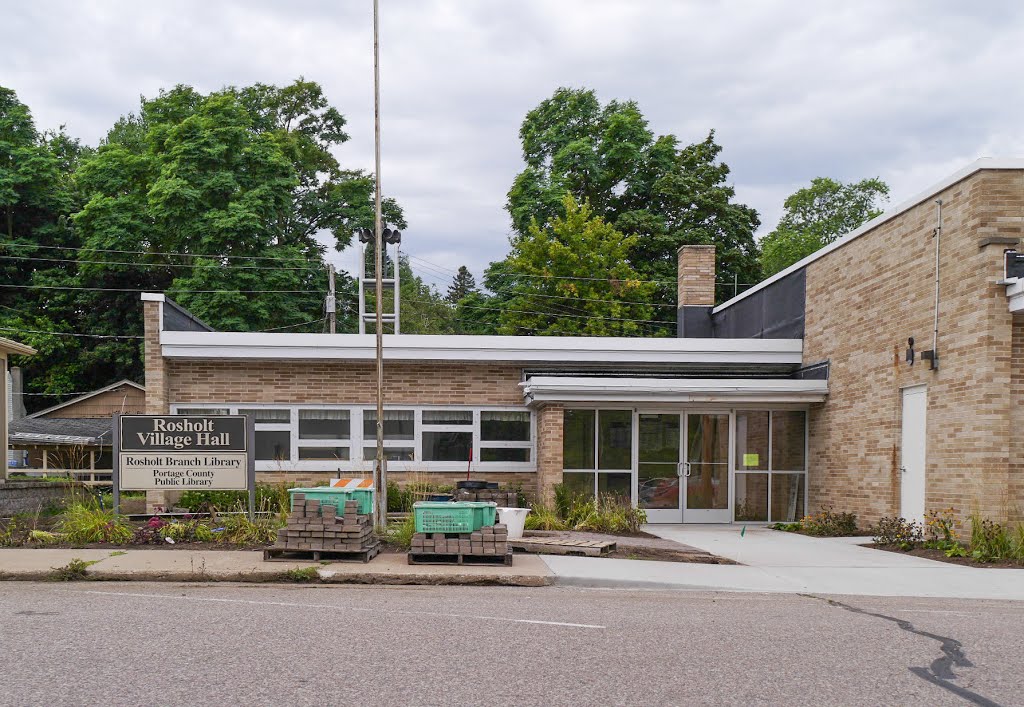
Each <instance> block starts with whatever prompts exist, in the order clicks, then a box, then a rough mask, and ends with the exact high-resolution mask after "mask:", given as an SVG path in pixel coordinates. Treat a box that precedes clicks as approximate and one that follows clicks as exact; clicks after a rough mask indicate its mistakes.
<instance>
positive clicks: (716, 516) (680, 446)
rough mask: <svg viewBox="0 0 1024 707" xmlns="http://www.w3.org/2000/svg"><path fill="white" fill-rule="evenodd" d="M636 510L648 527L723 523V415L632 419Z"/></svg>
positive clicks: (726, 486) (725, 520)
mask: <svg viewBox="0 0 1024 707" xmlns="http://www.w3.org/2000/svg"><path fill="white" fill-rule="evenodd" d="M638 417H639V420H638V425H637V430H638V439H637V442H638V448H637V455H636V460H637V469H636V480H637V482H636V483H637V496H636V497H637V504H638V505H639V507H640V508H643V509H644V510H645V511H647V521H648V522H649V523H682V522H685V523H728V522H729V521H730V513H729V415H728V413H685V412H683V413H663V412H650V413H644V412H641V413H638Z"/></svg>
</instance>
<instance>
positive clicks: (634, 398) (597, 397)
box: [520, 376, 828, 404]
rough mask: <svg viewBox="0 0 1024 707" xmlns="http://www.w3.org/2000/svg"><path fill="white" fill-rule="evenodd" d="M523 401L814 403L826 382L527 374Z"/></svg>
mask: <svg viewBox="0 0 1024 707" xmlns="http://www.w3.org/2000/svg"><path fill="white" fill-rule="evenodd" d="M520 386H522V388H523V395H524V397H525V398H526V399H527V401H528V402H544V401H551V402H629V403H693V402H706V403H715V402H722V403H730V404H733V403H819V402H823V401H824V400H825V396H826V395H828V381H826V380H799V379H791V378H636V377H630V378H598V377H585V376H577V377H560V376H531V377H530V379H529V380H527V381H525V382H523V383H520Z"/></svg>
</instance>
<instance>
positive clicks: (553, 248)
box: [498, 194, 654, 336]
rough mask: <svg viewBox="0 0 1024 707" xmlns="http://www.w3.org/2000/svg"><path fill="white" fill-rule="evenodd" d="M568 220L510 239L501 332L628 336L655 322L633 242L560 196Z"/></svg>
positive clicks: (535, 227)
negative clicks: (632, 254) (634, 264)
mask: <svg viewBox="0 0 1024 707" xmlns="http://www.w3.org/2000/svg"><path fill="white" fill-rule="evenodd" d="M562 210H563V211H564V213H565V216H564V217H563V216H555V217H554V218H553V219H552V221H551V223H550V225H548V226H546V227H543V228H542V227H541V226H540V224H539V223H536V222H535V223H533V224H532V225H531V226H530V228H529V230H528V232H527V233H526V234H525V235H522V236H518V237H516V238H514V239H513V241H512V253H511V254H510V255H509V257H508V259H507V260H506V262H505V266H506V280H507V281H508V282H509V283H510V287H509V288H507V289H506V290H504V291H505V294H506V298H505V303H504V304H503V306H502V308H501V311H500V313H499V315H498V322H499V329H498V330H499V332H500V333H502V334H520V335H522V334H556V335H586V336H633V335H638V334H641V333H642V332H643V331H644V330H645V329H644V324H645V323H647V322H648V321H649V320H651V318H652V309H653V308H652V307H651V306H650V305H649V304H646V302H647V301H648V300H649V299H650V296H651V295H652V294H653V291H654V287H653V285H651V284H650V283H648V282H645V281H642V279H641V277H640V275H639V273H638V272H637V271H636V270H635V269H634V268H633V267H632V266H631V265H630V262H629V258H628V255H629V253H630V250H631V249H632V248H634V247H636V242H637V240H638V237H637V236H625V235H623V234H622V233H620V232H619V231H617V230H615V228H614V227H613V226H611V225H610V224H609V223H607V222H606V221H605V220H604V219H602V218H601V217H600V216H596V215H595V214H594V211H593V209H592V208H591V207H590V205H589V204H588V203H586V202H584V203H583V204H578V203H576V200H575V199H574V198H573V197H572V195H570V194H566V195H565V196H564V197H563V198H562Z"/></svg>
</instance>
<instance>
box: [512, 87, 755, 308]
mask: <svg viewBox="0 0 1024 707" xmlns="http://www.w3.org/2000/svg"><path fill="white" fill-rule="evenodd" d="M519 136H520V139H521V141H522V145H523V158H524V160H525V162H526V168H525V169H524V170H523V171H522V172H521V173H520V174H519V175H518V176H517V177H516V178H515V181H514V182H513V185H512V188H511V189H510V191H509V193H508V202H507V208H508V211H509V214H510V215H511V217H512V224H513V229H514V231H515V232H516V234H518V235H520V236H521V235H523V234H525V233H527V232H528V230H529V228H530V226H531V224H532V223H533V222H534V221H536V222H537V224H538V226H539V227H540V228H545V227H546V226H548V225H549V224H551V223H552V221H553V219H554V218H555V217H556V216H558V215H560V214H561V213H563V212H562V210H561V209H562V197H563V195H564V194H566V193H569V194H571V195H572V196H573V197H574V199H575V200H576V202H577V203H584V202H587V203H589V204H590V207H591V208H592V209H593V211H594V214H595V215H597V216H600V217H601V218H603V219H604V220H605V221H607V222H608V223H609V224H611V225H612V226H614V227H615V228H616V229H617V230H619V231H621V232H623V233H628V234H636V235H637V240H636V242H635V244H634V245H633V246H631V248H630V250H629V253H628V258H629V260H630V262H631V263H632V265H633V267H634V268H635V269H636V271H637V273H638V274H639V275H640V276H641V277H642V278H644V279H647V280H652V281H659V286H658V287H657V288H656V289H655V291H654V292H653V293H652V303H657V304H661V305H666V306H663V307H658V308H656V309H657V312H656V314H655V316H656V317H657V318H658V319H662V320H664V321H666V322H672V321H674V318H675V312H674V309H673V308H672V307H670V306H667V305H674V304H675V298H676V287H675V284H674V283H675V279H676V253H677V251H678V249H679V247H680V246H682V245H687V244H713V245H715V246H716V247H717V250H716V253H717V266H718V275H719V277H720V279H722V280H727V281H732V280H733V278H734V277H735V278H737V279H738V280H739V281H740V282H757V280H758V279H759V276H760V264H759V262H758V249H757V244H756V242H755V240H754V231H755V230H756V229H757V227H758V226H759V225H760V221H759V220H758V216H757V212H756V211H754V209H752V208H750V207H747V206H744V205H743V204H738V203H735V191H734V190H733V188H732V187H731V186H730V185H729V184H728V177H729V167H728V166H727V165H726V164H725V163H723V162H722V161H721V160H720V155H721V151H722V148H721V146H719V145H718V144H717V143H716V142H715V139H714V132H711V133H710V134H709V135H708V136H707V138H705V139H704V140H703V141H701V142H698V143H695V144H693V145H689V146H685V147H680V145H679V141H678V139H677V138H676V137H675V136H674V135H664V136H659V137H656V136H655V135H654V133H653V132H652V131H651V130H650V128H649V127H648V123H647V120H646V119H645V118H644V116H643V114H642V113H641V112H640V109H639V107H638V106H637V104H636V103H635V102H633V101H625V102H620V101H611V102H609V103H607V104H606V105H604V106H602V105H601V103H600V102H599V101H598V99H597V97H596V95H595V94H594V92H593V91H590V90H575V89H567V88H560V89H558V90H557V91H555V93H554V95H553V96H552V97H551V98H549V99H547V100H545V101H543V102H542V103H541V104H540V105H539V106H537V107H536V108H534V109H533V110H532V111H530V112H529V113H528V114H527V116H526V119H525V120H524V121H523V124H522V126H521V128H520V131H519Z"/></svg>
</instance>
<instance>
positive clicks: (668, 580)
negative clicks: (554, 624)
mask: <svg viewBox="0 0 1024 707" xmlns="http://www.w3.org/2000/svg"><path fill="white" fill-rule="evenodd" d="M646 530H647V531H648V532H650V533H653V534H655V535H658V536H659V537H663V538H667V539H670V540H675V541H677V542H681V543H684V544H686V545H692V546H693V547H697V548H700V549H701V550H706V551H708V552H710V553H713V554H715V555H719V556H721V557H726V558H729V559H731V560H735V561H736V562H740V563H742V565H697V564H681V563H673V562H636V561H631V560H609V559H591V558H583V557H545V558H544V561H545V563H546V564H547V565H548V567H550V568H551V570H552V572H554V574H555V583H556V584H565V585H575V586H588V587H632V588H649V589H666V588H669V589H693V590H722V591H740V592H784V593H809V594H847V595H861V596H902V597H943V598H963V599H1013V600H1019V601H1024V569H1000V568H979V567H964V566H962V565H954V564H951V563H947V562H937V561H935V560H926V559H923V558H920V557H913V556H911V555H901V554H899V553H893V552H885V551H883V550H875V549H872V548H866V547H860V543H863V542H870V538H863V539H862V538H811V537H807V536H804V535H797V534H795V533H783V532H779V531H775V530H768V529H767V528H762V527H753V528H751V527H748V528H747V529H746V532H745V533H744V534H743V535H740V533H741V530H742V526H736V525H731V526H678V525H652V526H647V527H646Z"/></svg>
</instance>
